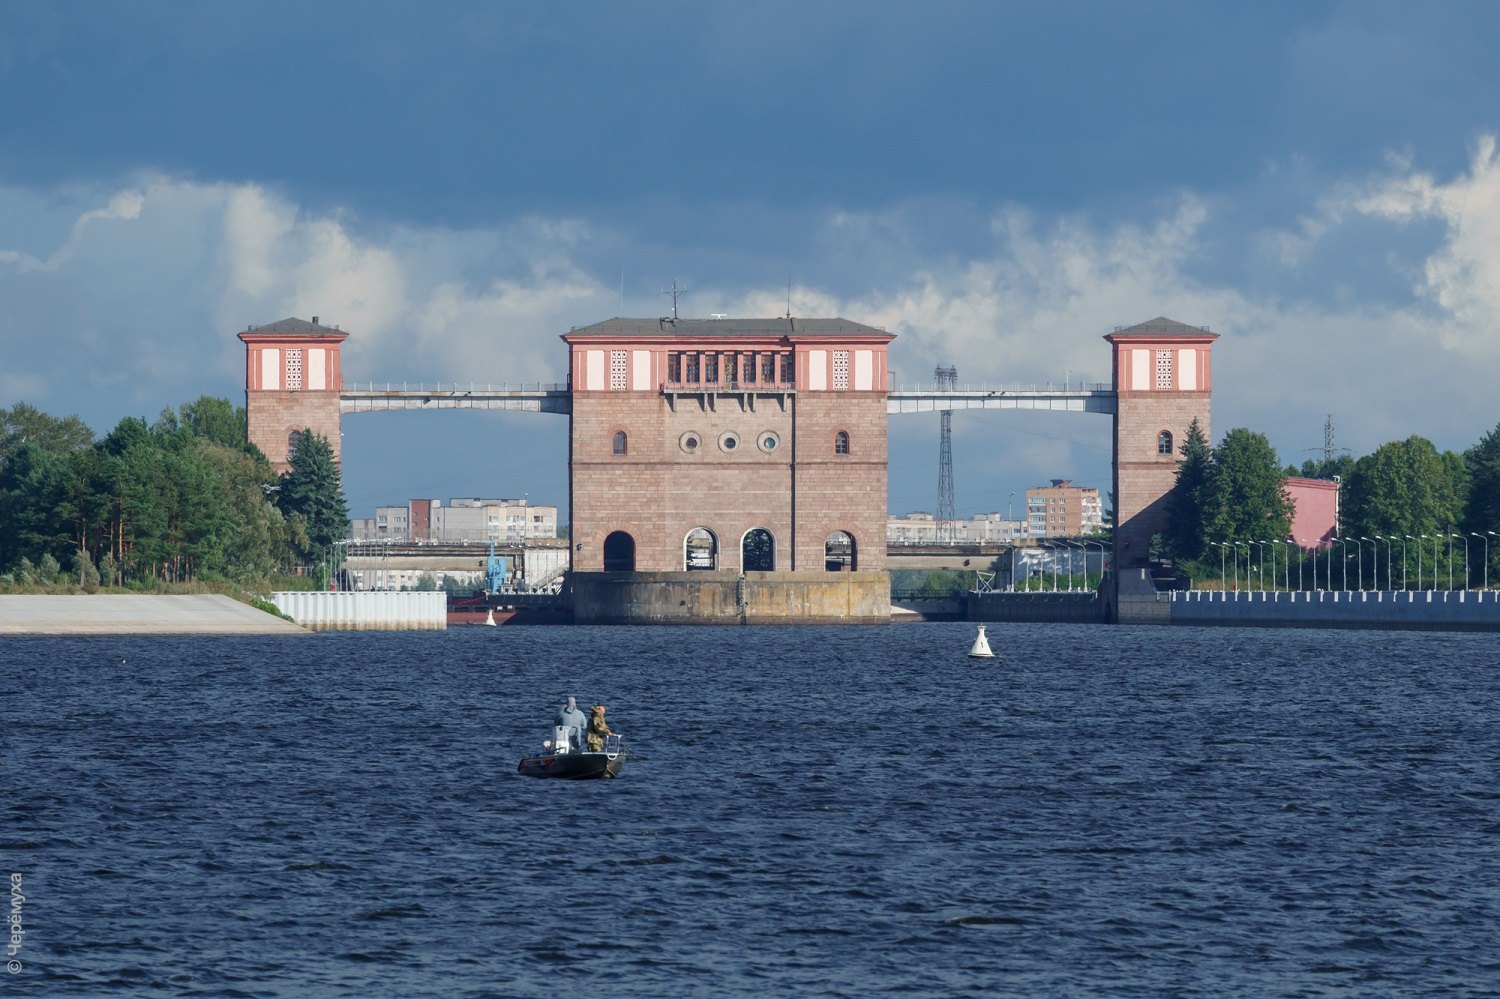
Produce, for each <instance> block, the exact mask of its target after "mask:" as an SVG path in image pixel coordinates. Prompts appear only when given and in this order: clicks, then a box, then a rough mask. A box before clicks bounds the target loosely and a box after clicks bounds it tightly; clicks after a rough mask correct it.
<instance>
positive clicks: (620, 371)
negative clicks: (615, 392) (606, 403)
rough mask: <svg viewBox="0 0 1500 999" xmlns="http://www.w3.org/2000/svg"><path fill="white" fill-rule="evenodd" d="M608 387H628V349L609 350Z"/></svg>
mask: <svg viewBox="0 0 1500 999" xmlns="http://www.w3.org/2000/svg"><path fill="white" fill-rule="evenodd" d="M609 387H610V388H612V389H628V388H629V387H630V351H628V350H612V351H610V352H609Z"/></svg>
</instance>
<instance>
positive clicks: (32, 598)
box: [0, 593, 308, 635]
mask: <svg viewBox="0 0 1500 999" xmlns="http://www.w3.org/2000/svg"><path fill="white" fill-rule="evenodd" d="M306 634H308V632H307V631H306V630H305V629H303V628H299V627H298V626H297V625H295V624H293V623H292V622H290V621H287V620H285V619H283V618H279V617H277V616H276V615H274V614H267V613H266V612H265V611H262V610H257V609H256V608H254V607H251V606H250V605H249V604H243V603H240V602H239V601H238V600H235V599H234V598H232V597H226V596H220V595H216V594H192V595H182V596H155V595H138V594H128V593H99V594H80V595H77V596H49V595H45V594H43V595H30V594H27V595H19V596H0V635H306Z"/></svg>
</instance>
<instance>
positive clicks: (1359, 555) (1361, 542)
mask: <svg viewBox="0 0 1500 999" xmlns="http://www.w3.org/2000/svg"><path fill="white" fill-rule="evenodd" d="M1369 540H1370V539H1369V538H1366V537H1363V536H1361V537H1358V538H1355V539H1354V548H1355V552H1354V557H1355V558H1356V559H1358V561H1357V562H1356V563H1355V564H1356V565H1357V566H1358V569H1357V570H1356V571H1357V572H1358V574H1359V576H1358V578H1359V589H1360V592H1361V593H1363V592H1364V589H1365V542H1366V541H1369Z"/></svg>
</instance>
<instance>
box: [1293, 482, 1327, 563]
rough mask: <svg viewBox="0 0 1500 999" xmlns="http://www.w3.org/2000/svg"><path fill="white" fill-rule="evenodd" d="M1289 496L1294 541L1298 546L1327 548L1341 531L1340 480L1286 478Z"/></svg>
mask: <svg viewBox="0 0 1500 999" xmlns="http://www.w3.org/2000/svg"><path fill="white" fill-rule="evenodd" d="M1286 491H1287V495H1288V496H1290V497H1291V498H1292V503H1293V504H1294V505H1295V510H1294V511H1293V513H1292V540H1293V541H1295V542H1296V544H1297V547H1298V548H1303V549H1313V548H1326V547H1327V546H1328V545H1330V544H1332V543H1333V539H1334V538H1335V537H1337V536H1338V532H1339V480H1338V479H1336V478H1334V479H1302V478H1295V477H1289V478H1288V479H1287V480H1286Z"/></svg>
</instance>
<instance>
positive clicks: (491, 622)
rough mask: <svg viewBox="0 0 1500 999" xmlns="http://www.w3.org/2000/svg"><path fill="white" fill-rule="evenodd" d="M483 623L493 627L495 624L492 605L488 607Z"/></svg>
mask: <svg viewBox="0 0 1500 999" xmlns="http://www.w3.org/2000/svg"><path fill="white" fill-rule="evenodd" d="M484 623H485V624H487V625H489V626H490V627H491V628H493V627H495V626H496V625H495V608H493V607H491V608H490V613H489V616H488V617H486V618H485V619H484Z"/></svg>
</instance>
